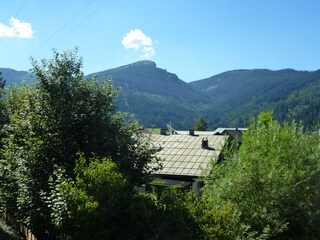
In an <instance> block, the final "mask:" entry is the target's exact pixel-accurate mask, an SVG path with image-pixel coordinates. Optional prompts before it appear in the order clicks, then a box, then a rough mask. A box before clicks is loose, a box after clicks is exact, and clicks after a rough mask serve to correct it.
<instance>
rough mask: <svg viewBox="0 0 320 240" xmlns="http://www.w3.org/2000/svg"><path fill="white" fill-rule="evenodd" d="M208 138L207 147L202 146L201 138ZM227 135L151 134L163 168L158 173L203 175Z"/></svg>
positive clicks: (216, 156) (219, 150)
mask: <svg viewBox="0 0 320 240" xmlns="http://www.w3.org/2000/svg"><path fill="white" fill-rule="evenodd" d="M203 138H207V139H208V147H207V148H202V139H203ZM226 139H227V136H221V135H220V136H219V135H198V136H190V135H180V134H173V135H152V136H151V141H152V143H153V144H154V147H156V148H159V149H161V150H160V151H159V152H157V154H156V156H157V157H159V158H160V159H161V161H162V166H163V168H162V169H161V170H159V171H157V172H156V174H160V175H180V176H196V177H199V176H203V175H204V170H205V169H207V167H208V165H209V163H210V162H211V160H212V159H213V158H215V159H216V160H217V158H218V157H219V155H220V153H221V150H222V148H223V146H224V143H225V141H226Z"/></svg>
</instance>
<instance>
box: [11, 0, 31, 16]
mask: <svg viewBox="0 0 320 240" xmlns="http://www.w3.org/2000/svg"><path fill="white" fill-rule="evenodd" d="M27 1H28V0H24V2H23V3H22V5H21V7H20V8H19V10H18V12H17V13H16V15H15V16H14V18H17V17H18V15H19V14H20V12H21V11H22V9H23V7H24V5H26V3H27Z"/></svg>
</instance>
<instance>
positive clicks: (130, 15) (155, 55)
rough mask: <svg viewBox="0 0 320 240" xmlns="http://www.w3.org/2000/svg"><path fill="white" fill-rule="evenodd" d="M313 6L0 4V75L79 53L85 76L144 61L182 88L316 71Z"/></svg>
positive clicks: (283, 0)
mask: <svg viewBox="0 0 320 240" xmlns="http://www.w3.org/2000/svg"><path fill="white" fill-rule="evenodd" d="M319 13H320V1H318V0H299V1H297V0H233V1H231V0H219V1H218V0H183V1H182V0H174V1H172V0H64V1H61V0H55V1H49V0H48V1H44V0H14V1H13V0H2V1H1V8H0V67H2V68H6V67H8V68H13V69H16V70H29V69H30V67H31V66H30V60H29V58H30V57H31V56H32V57H34V58H35V59H36V60H41V59H43V58H51V56H52V51H51V49H52V48H55V49H57V50H58V51H63V50H70V49H73V48H74V47H75V46H78V47H79V55H80V56H82V57H83V58H84V68H83V71H84V73H85V74H89V73H94V72H98V71H103V70H106V69H110V68H114V67H118V66H122V65H126V64H129V63H132V62H135V61H139V60H143V59H149V60H152V61H154V62H156V63H157V66H158V67H160V68H164V69H167V70H168V71H169V72H173V73H175V74H177V75H178V77H179V78H180V79H182V80H184V81H186V82H189V81H193V80H199V79H203V78H207V77H210V76H212V75H215V74H218V73H221V72H224V71H228V70H234V69H253V68H268V69H273V70H277V69H283V68H294V69H297V70H317V69H320V14H319Z"/></svg>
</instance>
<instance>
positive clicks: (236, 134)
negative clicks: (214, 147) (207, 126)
mask: <svg viewBox="0 0 320 240" xmlns="http://www.w3.org/2000/svg"><path fill="white" fill-rule="evenodd" d="M246 130H247V128H217V129H216V131H215V132H214V135H228V136H229V137H230V140H231V139H232V140H236V141H237V142H238V143H239V144H242V133H243V132H244V131H246Z"/></svg>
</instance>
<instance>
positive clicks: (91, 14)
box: [55, 0, 111, 44]
mask: <svg viewBox="0 0 320 240" xmlns="http://www.w3.org/2000/svg"><path fill="white" fill-rule="evenodd" d="M109 2H111V0H109V1H106V2H104V3H103V4H102V5H101V6H100V7H99V8H97V9H96V10H94V11H93V12H92V13H90V14H89V15H88V16H87V17H86V18H85V19H83V20H82V21H81V22H80V23H78V24H77V25H76V26H74V27H73V28H72V29H71V30H70V31H69V32H67V33H66V34H65V35H63V36H62V37H61V38H60V39H59V40H58V41H56V42H55V44H58V43H59V42H61V41H62V40H63V39H64V38H66V37H67V36H69V35H70V34H71V33H72V32H73V31H74V30H75V29H77V28H78V27H79V26H80V25H82V24H83V23H84V22H86V21H87V20H88V19H89V18H90V17H92V16H93V15H94V14H95V13H97V12H98V11H100V9H102V8H103V7H104V6H105V5H107V4H108V3H109Z"/></svg>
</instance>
